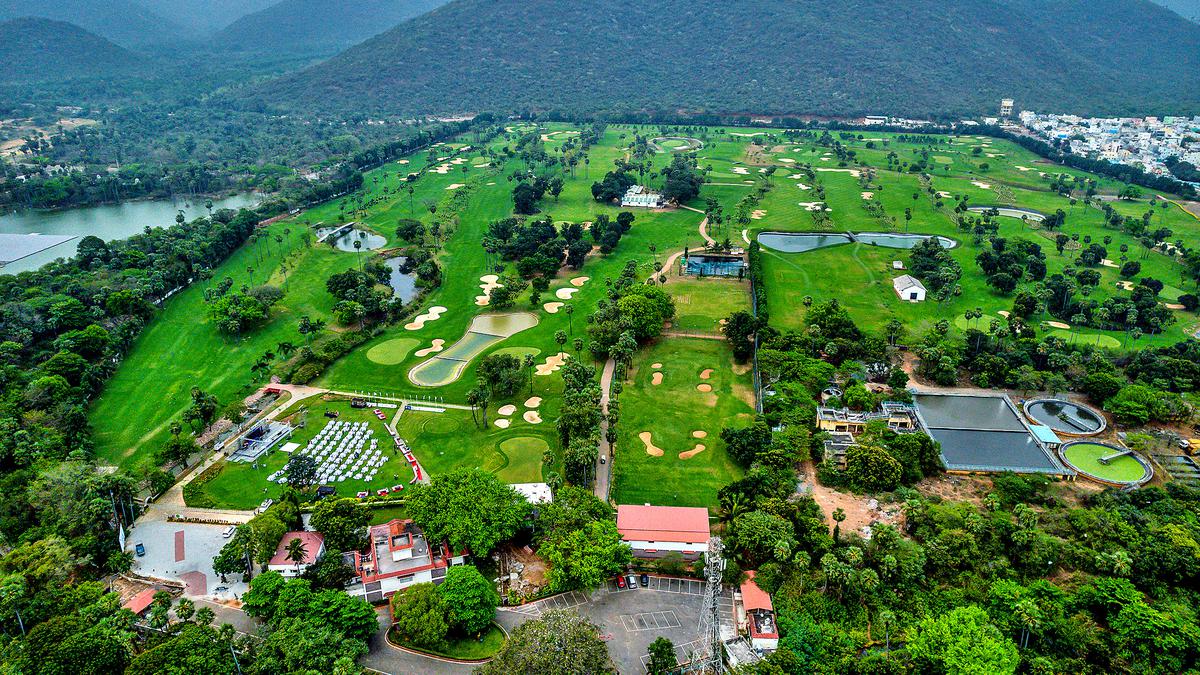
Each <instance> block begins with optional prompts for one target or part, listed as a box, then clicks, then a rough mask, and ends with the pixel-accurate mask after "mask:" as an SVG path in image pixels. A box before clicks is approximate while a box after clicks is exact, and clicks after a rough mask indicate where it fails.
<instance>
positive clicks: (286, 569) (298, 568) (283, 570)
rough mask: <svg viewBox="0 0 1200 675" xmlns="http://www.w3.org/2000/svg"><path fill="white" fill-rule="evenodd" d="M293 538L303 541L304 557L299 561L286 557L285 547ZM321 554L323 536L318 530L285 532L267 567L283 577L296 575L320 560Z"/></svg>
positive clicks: (323, 542) (323, 553)
mask: <svg viewBox="0 0 1200 675" xmlns="http://www.w3.org/2000/svg"><path fill="white" fill-rule="evenodd" d="M293 539H299V540H300V541H302V542H304V559H303V560H301V561H300V562H299V563H297V562H295V561H292V560H288V557H287V556H288V552H287V547H288V544H290V543H291V542H292V540H293ZM323 555H325V536H324V535H322V534H321V533H320V532H287V533H285V534H284V535H283V539H280V540H279V546H277V547H275V555H274V556H272V557H271V560H270V562H268V563H267V569H268V570H271V571H274V572H279V573H280V574H282V575H283V576H285V577H297V576H300V575H301V574H303V573H304V570H306V569H308V566H309V565H312V564H313V563H315V562H317V561H318V560H320V559H321V556H323Z"/></svg>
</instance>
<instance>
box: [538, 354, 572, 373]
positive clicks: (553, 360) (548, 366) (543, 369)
mask: <svg viewBox="0 0 1200 675" xmlns="http://www.w3.org/2000/svg"><path fill="white" fill-rule="evenodd" d="M566 360H567V353H566V352H559V353H557V354H555V355H554V356H547V357H546V362H545V363H543V364H541V365H539V366H538V367H537V369H536V370H535V371H534V374H535V375H543V376H544V375H549V374H550V373H553V372H555V371H556V370H558V369H559V368H562V365H563V363H565V362H566Z"/></svg>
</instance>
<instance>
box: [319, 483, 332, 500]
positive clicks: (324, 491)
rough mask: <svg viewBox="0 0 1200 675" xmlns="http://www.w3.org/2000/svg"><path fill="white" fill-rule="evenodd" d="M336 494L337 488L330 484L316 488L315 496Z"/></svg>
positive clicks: (321, 496)
mask: <svg viewBox="0 0 1200 675" xmlns="http://www.w3.org/2000/svg"><path fill="white" fill-rule="evenodd" d="M335 494H337V490H336V489H335V488H334V487H333V486H332V485H322V486H321V487H319V488H317V498H318V499H320V498H323V497H331V496H333V495H335Z"/></svg>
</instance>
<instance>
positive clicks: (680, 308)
mask: <svg viewBox="0 0 1200 675" xmlns="http://www.w3.org/2000/svg"><path fill="white" fill-rule="evenodd" d="M663 288H664V289H666V291H667V292H668V293H670V294H671V297H672V298H674V300H675V322H674V326H673V327H672V330H675V331H679V332H684V333H709V334H712V335H720V334H721V320H723V319H724V318H725V317H727V316H729V315H730V314H732V313H734V312H736V311H739V310H742V311H747V312H748V311H750V282H749V280H746V281H736V280H733V279H717V278H712V277H710V278H707V279H697V278H691V277H675V278H671V279H670V280H669V281H668V282H667V284H666V285H665V286H664V287H663Z"/></svg>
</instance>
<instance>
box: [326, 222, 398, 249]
mask: <svg viewBox="0 0 1200 675" xmlns="http://www.w3.org/2000/svg"><path fill="white" fill-rule="evenodd" d="M338 230H343V231H342V232H340V233H338V234H331V233H333V232H337V231H338ZM326 235H328V236H329V238H328V239H325V240H324V241H325V243H327V244H332V245H333V247H334V248H336V249H337V250H339V251H349V252H350V253H354V252H355V251H358V250H363V251H373V250H375V249H377V248H383V247H384V245H386V244H387V237H383V236H380V235H378V234H375V233H374V232H367V231H366V230H359V229H355V228H353V227H344V226H343V227H318V228H317V238H318V239H320V238H322V237H325V236H326ZM356 241H360V242H362V247H361V249H356V248H354V242H356Z"/></svg>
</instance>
